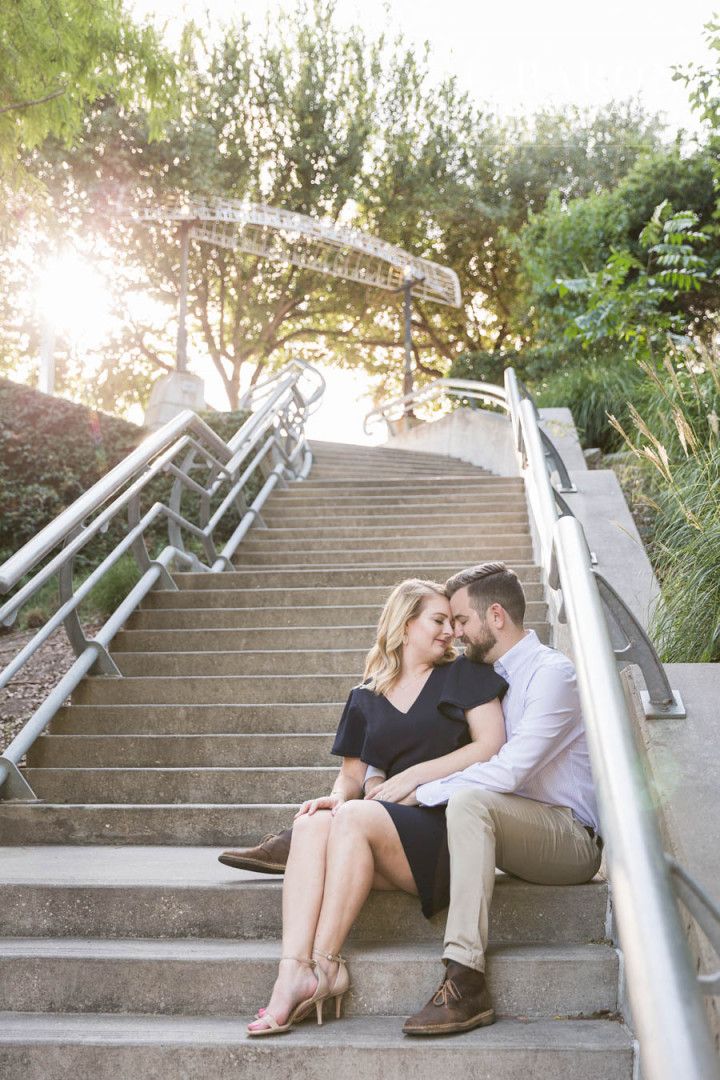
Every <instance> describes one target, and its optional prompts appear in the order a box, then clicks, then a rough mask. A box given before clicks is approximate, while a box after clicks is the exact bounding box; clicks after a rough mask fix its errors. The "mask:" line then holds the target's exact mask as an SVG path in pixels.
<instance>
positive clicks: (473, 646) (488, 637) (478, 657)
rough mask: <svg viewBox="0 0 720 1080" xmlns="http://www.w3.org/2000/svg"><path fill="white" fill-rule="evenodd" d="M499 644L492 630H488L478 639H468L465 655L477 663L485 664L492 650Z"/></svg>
mask: <svg viewBox="0 0 720 1080" xmlns="http://www.w3.org/2000/svg"><path fill="white" fill-rule="evenodd" d="M496 644H497V642H496V641H495V638H494V637H493V635H492V633H491V632H490V630H486V631H485V633H484V634H483V636H482V637H481V638H479V639H478V640H477V641H468V643H467V644H466V646H465V655H466V656H467V658H468V660H472V661H474V663H476V664H484V663H485V658H486V656H487V654H488V653H489V652H490V650H491V649H492V648H493V647H494V646H495V645H496Z"/></svg>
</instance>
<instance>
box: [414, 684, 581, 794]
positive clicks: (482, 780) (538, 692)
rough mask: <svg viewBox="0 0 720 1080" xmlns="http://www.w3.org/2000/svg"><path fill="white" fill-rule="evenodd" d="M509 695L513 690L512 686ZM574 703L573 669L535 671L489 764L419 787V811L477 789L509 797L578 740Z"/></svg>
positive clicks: (577, 709)
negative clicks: (512, 726)
mask: <svg viewBox="0 0 720 1080" xmlns="http://www.w3.org/2000/svg"><path fill="white" fill-rule="evenodd" d="M511 691H512V687H511ZM578 715H579V699H578V690H577V683H576V680H575V674H574V671H573V670H572V668H571V667H570V666H569V665H568V666H567V667H562V668H558V667H554V668H540V669H539V670H538V671H537V672H536V673H535V675H534V676H533V678H532V680H531V682H530V685H529V686H528V688H527V695H526V698H525V702H524V708H523V715H522V720H521V722H520V724H519V725H518V727H517V729H516V731H514V732H513V734H512V736H511V737H510V739H508V741H507V742H506V743H505V744H504V745H503V746H502V747H501V748H500V750H499V751H498V753H497V754H495V755H494V757H492V758H490V760H489V761H481V762H478V763H477V764H475V765H471V766H469V768H467V769H463V771H462V772H457V773H452V774H451V775H450V776H446V777H445V778H444V779H442V780H433V781H432V782H431V783H429V784H421V785H420V787H419V788H418V789H417V792H416V797H417V800H418V802H419V803H420V805H421V806H441V805H442V804H443V803H446V802H447V801H448V799H449V798H450V796H451V795H452V794H453V792H455V791H459V790H460V789H461V788H466V787H481V788H485V789H486V790H488V791H501V792H508V793H510V792H513V791H516V790H517V789H518V788H519V787H521V786H522V784H523V783H524V782H525V781H526V780H527V779H528V778H529V777H530V776H532V775H533V773H535V772H537V770H538V769H541V768H543V766H544V765H546V764H547V763H548V762H549V761H552V759H553V758H554V757H555V756H556V755H557V754H559V753H561V752H562V751H563V750H564V749H565V747H566V746H567V745H568V744H569V743H570V742H572V740H573V739H574V738H576V736H577V717H578Z"/></svg>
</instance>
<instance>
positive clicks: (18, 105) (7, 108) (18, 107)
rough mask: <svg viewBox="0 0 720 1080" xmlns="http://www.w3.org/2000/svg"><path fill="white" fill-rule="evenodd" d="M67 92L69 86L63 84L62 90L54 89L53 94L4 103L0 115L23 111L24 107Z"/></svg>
mask: <svg viewBox="0 0 720 1080" xmlns="http://www.w3.org/2000/svg"><path fill="white" fill-rule="evenodd" d="M66 92H67V87H66V86H63V87H62V88H61V89H60V90H54V91H53V92H52V93H51V94H46V95H45V97H41V98H35V100H34V101H16V102H15V104H14V105H4V106H3V107H2V108H1V109H0V116H2V114H3V113H7V112H21V111H22V110H23V109H32V108H33V106H35V105H44V104H45V102H47V101H53V100H54V99H55V98H59V97H62V95H63V94H64V93H66Z"/></svg>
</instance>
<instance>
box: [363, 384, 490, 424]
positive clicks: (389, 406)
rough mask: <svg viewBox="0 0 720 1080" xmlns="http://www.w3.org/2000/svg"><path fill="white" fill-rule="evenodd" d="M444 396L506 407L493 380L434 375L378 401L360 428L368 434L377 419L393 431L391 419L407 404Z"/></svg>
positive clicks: (422, 403) (394, 419)
mask: <svg viewBox="0 0 720 1080" xmlns="http://www.w3.org/2000/svg"><path fill="white" fill-rule="evenodd" d="M443 396H449V397H465V398H472V399H473V400H476V401H485V402H486V403H487V404H489V405H496V406H498V407H499V408H502V409H507V408H508V405H507V400H506V397H505V394H504V393H503V389H502V387H501V386H496V385H495V384H494V383H486V382H477V381H476V380H474V379H435V380H434V381H433V382H431V383H426V385H425V386H421V387H419V388H418V389H416V390H413V391H412V392H411V393H409V394H405V395H404V396H403V397H399V398H395V399H393V400H392V401H389V402H387V403H386V404H385V405H378V407H377V408H375V409H373V410H372V411H371V412H369V413H368V414H367V416H366V417H365V422H364V424H363V430H364V432H365V434H366V435H369V434H370V429H371V428H372V426H373V425H374V424H376V423H378V422H380V421H384V422H385V424H386V425H387V429H388V434H390V435H392V434H393V433H394V429H393V426H392V425H393V423H395V422H396V421H398V420H400V419H401V418H402V417H403V416H404V415H406V413H407V409H408V407H410V406H412V407H413V408H414V407H415V406H417V405H424V404H426V403H427V402H428V401H433V400H435V399H436V398H441V397H443Z"/></svg>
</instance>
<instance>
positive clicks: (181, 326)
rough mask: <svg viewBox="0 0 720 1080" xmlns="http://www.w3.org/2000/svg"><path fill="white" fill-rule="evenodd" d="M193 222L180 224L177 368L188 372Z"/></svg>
mask: <svg viewBox="0 0 720 1080" xmlns="http://www.w3.org/2000/svg"><path fill="white" fill-rule="evenodd" d="M192 225H193V222H192V221H190V220H188V221H182V222H181V223H180V229H179V232H180V293H179V296H178V329H177V354H176V359H175V367H176V368H177V370H178V371H187V294H188V258H189V255H190V229H191V228H192Z"/></svg>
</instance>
